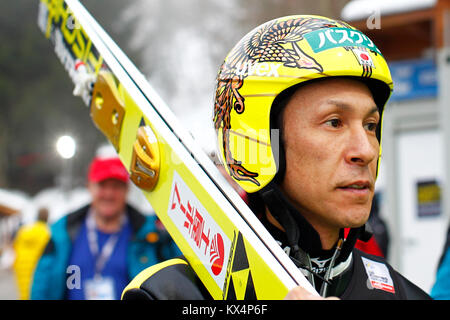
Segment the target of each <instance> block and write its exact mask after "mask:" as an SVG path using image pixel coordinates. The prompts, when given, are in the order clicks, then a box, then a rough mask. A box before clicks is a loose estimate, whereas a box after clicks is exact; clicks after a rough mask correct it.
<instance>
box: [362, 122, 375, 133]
mask: <svg viewBox="0 0 450 320" xmlns="http://www.w3.org/2000/svg"><path fill="white" fill-rule="evenodd" d="M377 127H378V123H376V122H370V123H367V124H365V125H364V128H366V130H368V131H376V130H377Z"/></svg>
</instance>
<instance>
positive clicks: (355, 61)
mask: <svg viewBox="0 0 450 320" xmlns="http://www.w3.org/2000/svg"><path fill="white" fill-rule="evenodd" d="M392 88H393V84H392V79H391V76H390V72H389V69H388V66H387V63H386V61H385V59H384V57H383V56H382V55H381V52H380V51H379V50H378V48H377V47H376V46H375V45H374V43H373V42H372V41H371V40H370V39H369V38H367V37H366V36H365V35H364V34H362V33H361V32H360V31H358V30H356V29H354V28H352V27H351V26H349V25H348V24H346V23H344V22H342V21H337V20H332V19H328V18H324V17H319V16H289V17H284V18H279V19H275V20H272V21H269V22H267V23H265V24H263V25H261V26H259V27H257V28H255V29H254V30H252V31H251V32H250V33H248V34H247V35H246V36H245V37H244V38H243V39H242V40H241V41H240V42H239V43H238V44H237V45H236V46H235V47H234V48H233V49H232V51H231V52H230V53H229V54H228V56H227V57H226V59H225V61H224V63H223V64H222V66H221V68H220V70H219V73H218V76H217V87H216V95H215V106H214V119H213V120H214V124H215V128H216V129H217V137H218V142H219V154H220V156H221V158H222V161H223V163H224V165H225V168H226V170H227V172H228V174H229V175H230V176H231V177H232V178H233V179H234V180H235V181H236V182H237V183H238V184H239V185H240V186H241V187H242V188H243V189H244V190H245V191H246V192H247V193H249V195H250V204H251V206H252V209H253V211H254V213H255V214H256V215H257V216H258V217H259V218H260V220H261V221H262V223H263V224H264V225H265V227H266V228H267V229H268V230H269V232H270V233H271V234H272V235H273V237H274V238H275V239H276V240H277V241H278V242H279V243H280V245H281V246H282V248H283V249H284V250H285V252H286V253H287V254H288V255H289V257H290V258H291V259H292V260H293V261H294V263H295V264H296V265H297V266H298V267H299V268H300V269H301V270H302V272H303V273H304V274H305V276H306V277H307V279H308V280H309V281H310V283H311V284H312V285H313V286H314V287H315V288H316V290H317V291H318V292H319V293H320V294H321V295H322V296H323V297H329V296H336V297H339V298H341V299H429V296H428V295H427V294H426V293H425V292H423V291H422V290H421V289H419V288H418V287H417V286H415V285H414V284H412V283H411V282H410V281H408V280H407V279H406V278H404V277H403V276H402V275H400V274H399V273H398V272H396V271H395V270H394V269H393V268H392V267H391V266H390V265H389V264H387V263H386V261H385V260H384V259H382V258H379V257H375V256H371V255H368V254H365V253H363V252H361V251H359V250H357V249H354V245H355V242H356V241H357V240H358V239H362V240H364V239H367V232H366V229H365V226H364V225H365V223H366V221H367V219H368V217H369V213H370V208H371V204H372V198H373V195H374V188H375V180H376V177H377V172H378V165H379V160H380V155H381V148H380V142H381V121H382V116H383V111H384V107H385V104H386V102H387V100H388V98H389V96H390V94H391V91H392ZM278 137H279V139H278ZM242 150H246V152H250V150H263V152H260V153H258V155H257V156H256V157H257V159H256V161H255V157H254V155H250V157H244V156H243V152H242ZM248 158H250V159H252V161H245V159H248ZM255 199H256V201H255ZM255 204H256V205H255ZM344 228H350V231H349V233H348V235H347V236H346V237H344ZM122 298H123V299H209V298H211V296H210V295H209V293H208V292H207V291H206V289H205V287H204V286H203V285H202V283H201V282H200V281H199V279H198V278H197V277H196V276H195V274H194V272H193V271H192V269H191V267H190V266H189V265H188V263H187V262H186V261H185V260H184V259H173V260H169V261H166V262H164V263H163V264H159V265H157V266H153V267H151V268H149V269H147V270H145V271H143V272H142V273H141V274H140V275H139V276H138V277H136V278H135V279H134V280H133V281H132V282H131V283H130V284H129V285H128V286H127V288H126V289H125V290H124V293H123V294H122ZM286 298H288V299H308V298H311V296H310V295H309V294H307V292H306V291H305V290H304V289H302V288H300V287H298V288H294V289H293V290H291V291H290V292H289V293H288V295H287V296H286Z"/></svg>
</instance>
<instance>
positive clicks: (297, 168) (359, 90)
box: [282, 78, 380, 233]
mask: <svg viewBox="0 0 450 320" xmlns="http://www.w3.org/2000/svg"><path fill="white" fill-rule="evenodd" d="M379 122H380V114H379V112H378V109H377V107H376V105H375V102H374V100H373V98H372V95H371V93H370V91H369V89H368V88H367V87H366V86H365V85H364V84H362V83H360V82H358V81H356V80H351V79H337V78H334V79H327V80H324V81H321V82H317V83H313V84H309V85H306V86H304V87H303V88H300V89H298V90H297V91H296V92H295V93H294V95H293V96H292V98H291V100H290V101H289V103H288V104H287V106H286V108H285V111H284V114H283V138H284V143H285V150H286V174H285V177H284V180H283V182H282V189H283V190H284V192H285V194H286V195H287V196H288V198H289V199H290V200H291V201H292V202H293V204H294V205H295V206H296V208H297V209H298V210H299V211H300V212H301V213H302V215H303V216H304V217H305V218H306V219H307V220H308V221H309V223H311V225H312V226H313V227H314V228H315V229H316V230H317V231H318V232H319V233H320V232H321V230H324V229H328V230H330V228H331V229H332V230H336V229H339V228H343V227H357V226H361V225H362V224H364V223H365V222H366V221H367V219H368V217H369V213H370V208H371V203H372V198H373V193H374V183H375V179H376V170H377V159H378V154H379V148H380V146H379V142H378V139H377V137H376V134H375V131H376V128H377V126H378V125H379Z"/></svg>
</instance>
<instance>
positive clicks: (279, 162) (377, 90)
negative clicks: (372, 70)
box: [270, 76, 390, 185]
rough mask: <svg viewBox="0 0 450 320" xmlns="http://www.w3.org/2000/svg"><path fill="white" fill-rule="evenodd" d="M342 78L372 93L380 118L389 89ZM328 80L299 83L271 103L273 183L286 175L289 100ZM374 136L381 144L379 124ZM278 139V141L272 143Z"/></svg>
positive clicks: (374, 81)
mask: <svg viewBox="0 0 450 320" xmlns="http://www.w3.org/2000/svg"><path fill="white" fill-rule="evenodd" d="M342 78H351V79H354V80H358V81H361V82H362V83H364V84H365V85H366V86H367V87H368V88H369V90H370V92H371V93H372V97H373V100H374V102H375V104H376V105H377V107H378V110H379V112H380V116H382V115H383V111H384V105H385V104H386V102H387V100H388V98H389V96H390V88H389V87H388V86H387V85H386V84H385V83H384V82H382V81H380V80H377V79H370V78H360V77H352V76H343V77H342ZM327 79H330V77H328V78H318V79H314V80H310V81H306V82H301V83H298V84H296V85H293V86H291V87H289V88H287V89H285V90H284V91H282V92H281V93H280V94H279V95H278V96H277V97H276V98H275V99H274V101H273V103H272V107H271V109H270V129H271V131H270V132H271V133H272V132H273V131H272V130H277V131H278V134H277V135H272V134H271V137H270V140H271V145H272V146H273V145H276V144H277V143H278V150H279V151H278V152H275V151H274V150H272V152H273V154H274V155H275V154H277V156H275V157H274V158H275V163H276V167H277V173H276V174H275V176H274V178H273V182H275V183H276V184H278V185H280V184H281V182H282V181H283V178H284V175H285V173H286V156H285V148H284V139H283V114H284V110H285V107H286V106H287V104H288V103H289V101H290V100H291V98H292V96H293V95H294V93H295V92H296V91H297V90H298V89H299V88H301V87H303V86H306V85H308V84H311V83H313V82H314V83H315V82H320V81H326V80H327ZM376 136H377V139H378V141H379V142H380V143H381V124H380V125H379V126H378V128H377V131H376ZM277 138H278V141H274V140H275V139H277Z"/></svg>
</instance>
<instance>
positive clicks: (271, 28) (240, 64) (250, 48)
mask: <svg viewBox="0 0 450 320" xmlns="http://www.w3.org/2000/svg"><path fill="white" fill-rule="evenodd" d="M341 24H342V22H341ZM330 27H337V24H333V23H332V21H330V20H324V19H320V18H314V17H308V18H296V19H290V20H283V21H271V22H269V23H266V24H264V25H262V26H261V27H260V28H258V29H256V30H255V31H254V32H250V33H249V34H248V35H247V36H246V37H244V38H243V39H242V40H241V42H239V43H238V44H237V45H236V46H235V47H234V49H233V50H232V51H231V52H230V54H229V56H228V57H227V59H226V60H225V62H224V63H223V64H222V66H221V68H220V70H219V73H218V76H217V87H216V96H215V97H216V98H215V105H214V126H215V129H216V130H219V129H221V130H222V134H223V150H224V158H225V160H226V161H225V162H226V163H225V165H226V166H227V167H228V169H229V172H230V175H231V176H232V177H233V178H235V179H236V180H241V181H251V182H253V183H255V184H256V185H259V182H258V181H257V180H256V179H255V178H256V177H257V176H258V173H256V172H251V171H249V170H247V169H246V168H244V166H243V165H242V162H241V161H238V160H236V159H234V158H233V156H232V154H231V152H230V149H229V143H230V137H229V130H230V129H231V119H230V112H231V110H232V109H233V108H234V110H235V111H236V112H237V113H238V114H240V113H242V112H244V110H245V104H244V100H245V99H244V97H243V96H242V95H241V94H240V93H239V89H240V88H241V87H242V86H243V84H244V79H245V78H246V77H247V76H249V73H250V72H249V71H251V70H250V66H251V65H252V63H256V62H280V63H282V64H283V65H284V66H285V67H290V68H300V69H315V70H317V72H319V73H322V72H323V68H322V66H321V64H320V63H319V62H317V61H316V60H315V59H314V58H313V57H311V56H309V55H307V54H306V53H305V52H304V51H303V50H302V49H301V48H300V47H299V46H298V45H297V43H296V42H298V41H300V40H302V39H303V35H304V34H306V33H309V32H312V31H315V30H318V29H323V28H330ZM286 44H289V45H290V46H291V48H287V47H288V46H286Z"/></svg>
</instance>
